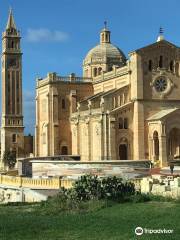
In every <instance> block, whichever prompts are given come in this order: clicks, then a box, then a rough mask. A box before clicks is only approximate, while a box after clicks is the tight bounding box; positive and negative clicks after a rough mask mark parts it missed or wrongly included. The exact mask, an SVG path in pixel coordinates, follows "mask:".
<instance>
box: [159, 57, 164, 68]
mask: <svg viewBox="0 0 180 240" xmlns="http://www.w3.org/2000/svg"><path fill="white" fill-rule="evenodd" d="M159 67H160V68H162V67H163V56H160V58H159Z"/></svg>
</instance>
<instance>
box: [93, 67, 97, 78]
mask: <svg viewBox="0 0 180 240" xmlns="http://www.w3.org/2000/svg"><path fill="white" fill-rule="evenodd" d="M93 71H94V72H93V75H94V77H96V76H97V68H94V70H93Z"/></svg>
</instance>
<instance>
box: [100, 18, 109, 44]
mask: <svg viewBox="0 0 180 240" xmlns="http://www.w3.org/2000/svg"><path fill="white" fill-rule="evenodd" d="M110 37H111V32H110V31H109V30H108V28H107V21H104V28H103V29H102V30H101V33H100V43H101V44H102V43H111V40H110Z"/></svg>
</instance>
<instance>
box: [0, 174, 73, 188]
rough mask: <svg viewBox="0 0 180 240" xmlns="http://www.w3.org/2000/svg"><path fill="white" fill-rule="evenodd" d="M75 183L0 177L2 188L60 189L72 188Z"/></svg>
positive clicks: (54, 179) (63, 180)
mask: <svg viewBox="0 0 180 240" xmlns="http://www.w3.org/2000/svg"><path fill="white" fill-rule="evenodd" d="M72 184H73V181H72V180H71V179H60V178H49V179H42V178H39V179H33V178H26V177H17V176H16V177H14V176H6V175H0V186H11V187H19V188H20V187H23V188H30V189H59V188H60V187H65V188H70V187H72Z"/></svg>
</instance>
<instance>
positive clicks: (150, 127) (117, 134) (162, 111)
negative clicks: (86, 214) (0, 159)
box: [1, 11, 180, 167]
mask: <svg viewBox="0 0 180 240" xmlns="http://www.w3.org/2000/svg"><path fill="white" fill-rule="evenodd" d="M2 41H3V53H2V127H1V155H3V153H4V151H5V150H8V149H11V150H13V151H15V153H16V155H17V157H21V156H24V155H27V154H28V153H30V152H32V151H31V147H30V145H31V144H30V142H29V141H28V139H26V141H24V139H25V138H24V133H23V130H24V125H23V112H22V60H21V58H22V53H21V48H20V33H19V31H18V30H17V28H16V25H15V22H14V18H13V15H12V11H11V12H10V15H9V20H8V24H7V27H6V30H5V32H4V33H3V37H2ZM179 63H180V48H179V47H177V46H175V45H174V44H173V43H170V42H168V41H166V40H165V39H164V37H163V34H162V31H160V33H159V36H158V39H157V41H156V42H154V43H153V44H151V45H148V46H145V47H142V48H140V49H137V50H135V51H132V52H130V53H129V57H128V59H127V58H126V56H125V54H124V53H123V52H122V50H120V49H119V48H118V47H116V46H114V45H113V44H112V43H111V33H110V31H109V30H108V28H107V25H106V24H105V26H104V28H103V29H102V30H101V32H100V43H99V44H98V45H97V46H95V47H94V48H93V49H91V50H90V51H89V52H88V53H87V55H86V57H85V59H84V61H83V77H77V76H76V75H75V74H74V73H72V74H70V75H69V76H66V77H62V76H58V75H57V74H56V73H48V74H47V76H46V77H45V78H41V79H37V85H36V126H35V153H34V155H35V156H36V157H43V156H44V157H46V156H56V155H74V156H76V155H79V156H80V158H81V161H101V160H113V161H114V160H145V159H148V160H152V161H153V162H154V165H156V166H161V167H162V166H166V165H167V164H168V161H169V160H172V159H175V158H178V157H179V156H180V66H179ZM25 142H26V143H27V144H25ZM26 145H28V150H27V146H26Z"/></svg>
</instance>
